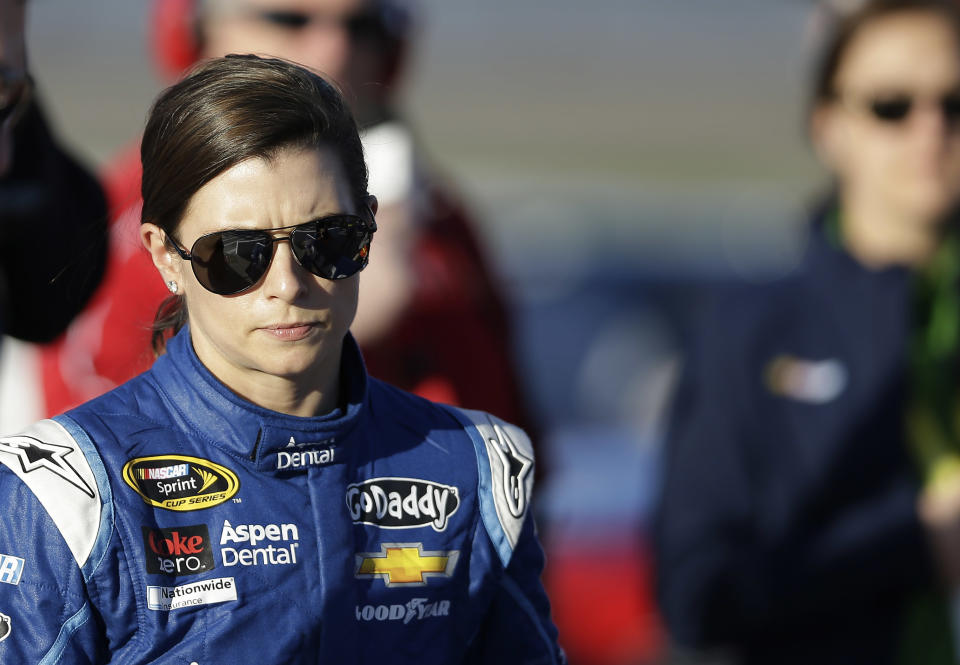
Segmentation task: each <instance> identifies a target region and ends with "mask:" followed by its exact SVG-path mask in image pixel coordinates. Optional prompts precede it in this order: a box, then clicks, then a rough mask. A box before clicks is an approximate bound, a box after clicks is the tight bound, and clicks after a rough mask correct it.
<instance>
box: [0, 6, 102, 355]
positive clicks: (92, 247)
mask: <svg viewBox="0 0 960 665" xmlns="http://www.w3.org/2000/svg"><path fill="white" fill-rule="evenodd" d="M25 22H26V0H0V329H2V330H3V331H4V332H6V333H7V334H9V335H12V336H14V337H17V338H19V339H23V340H29V341H33V342H46V341H50V340H52V339H53V338H55V337H56V336H57V335H58V334H60V333H61V332H62V331H63V330H64V329H65V328H66V326H67V324H68V323H69V322H70V320H71V319H72V318H73V317H74V316H75V315H76V314H77V312H78V311H80V309H81V308H82V307H83V305H84V304H85V303H86V301H87V300H88V299H89V297H90V295H91V294H92V293H93V290H94V289H95V288H96V286H97V284H98V283H99V281H100V278H101V276H102V275H103V266H104V263H105V259H106V252H107V238H106V233H105V231H106V203H105V201H104V197H103V192H102V191H101V190H100V187H99V186H98V185H97V182H96V180H94V179H93V177H92V176H90V175H89V174H88V173H87V172H86V171H84V170H83V168H81V167H80V165H79V164H77V163H76V161H74V160H73V159H72V158H71V157H70V156H69V155H67V154H66V153H65V152H64V151H63V149H62V148H61V147H60V146H59V145H58V144H57V142H56V141H55V140H54V138H53V136H52V134H51V132H50V130H49V128H48V127H47V123H46V121H45V119H44V116H43V113H42V111H41V110H40V107H39V104H38V102H37V100H36V98H35V97H34V95H33V82H32V80H31V78H30V75H29V73H28V70H27V53H26V40H25Z"/></svg>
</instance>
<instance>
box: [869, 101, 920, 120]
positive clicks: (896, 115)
mask: <svg viewBox="0 0 960 665" xmlns="http://www.w3.org/2000/svg"><path fill="white" fill-rule="evenodd" d="M912 105H913V100H911V99H910V98H909V97H890V98H889V99H874V100H873V101H871V102H870V111H871V113H873V115H874V117H875V118H877V120H882V121H883V122H900V121H902V120H903V119H904V118H906V117H907V116H908V115H909V114H910V107H911V106H912Z"/></svg>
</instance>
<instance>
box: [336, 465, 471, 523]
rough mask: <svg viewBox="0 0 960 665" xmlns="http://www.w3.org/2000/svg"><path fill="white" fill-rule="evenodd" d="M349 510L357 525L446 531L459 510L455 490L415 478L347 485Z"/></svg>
mask: <svg viewBox="0 0 960 665" xmlns="http://www.w3.org/2000/svg"><path fill="white" fill-rule="evenodd" d="M346 500H347V510H349V511H350V517H351V518H352V519H353V521H354V522H356V523H362V524H373V525H375V526H379V527H382V528H384V529H410V528H414V527H421V526H428V525H429V526H431V527H433V529H434V531H443V530H444V529H446V528H447V521H448V520H449V518H450V516H451V515H453V513H455V512H456V510H457V508H459V507H460V496H459V492H458V491H457V488H456V487H451V486H450V485H441V484H440V483H434V482H430V481H428V480H418V479H416V478H371V479H370V480H365V481H363V482H362V483H355V484H353V485H348V486H347V495H346Z"/></svg>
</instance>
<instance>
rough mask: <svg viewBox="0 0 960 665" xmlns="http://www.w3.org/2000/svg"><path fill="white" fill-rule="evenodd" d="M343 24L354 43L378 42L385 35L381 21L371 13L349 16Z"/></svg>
mask: <svg viewBox="0 0 960 665" xmlns="http://www.w3.org/2000/svg"><path fill="white" fill-rule="evenodd" d="M344 23H345V25H346V28H347V32H348V33H349V34H350V38H351V39H353V40H355V41H379V40H381V39H383V37H384V35H385V28H384V25H383V21H382V20H381V18H380V17H379V16H378V15H377V14H374V13H372V12H368V13H364V14H356V15H354V16H350V17H348V18H347V19H346V21H345V22H344Z"/></svg>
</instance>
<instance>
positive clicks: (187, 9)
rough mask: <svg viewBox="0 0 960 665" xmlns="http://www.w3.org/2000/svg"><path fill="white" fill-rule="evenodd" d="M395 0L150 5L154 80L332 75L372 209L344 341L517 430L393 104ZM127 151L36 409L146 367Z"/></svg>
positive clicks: (509, 379)
mask: <svg viewBox="0 0 960 665" xmlns="http://www.w3.org/2000/svg"><path fill="white" fill-rule="evenodd" d="M412 19H413V16H412V14H411V10H410V7H409V5H408V4H407V3H405V2H402V1H401V0H160V1H158V2H156V3H155V4H154V16H153V21H152V23H151V27H152V30H153V43H154V52H155V55H156V56H157V58H158V60H159V64H160V65H161V67H162V68H163V69H164V70H165V72H166V73H167V74H168V75H174V76H175V75H179V74H180V73H181V72H182V71H183V70H184V69H186V68H187V67H189V66H190V65H192V64H193V63H194V62H196V61H198V60H200V59H202V58H206V57H216V56H219V55H223V54H226V53H257V54H261V55H272V56H277V57H281V58H285V59H289V60H292V61H295V62H298V63H301V64H304V65H307V66H309V67H312V68H314V69H316V70H318V71H320V72H322V73H324V74H325V75H326V76H328V77H329V78H331V79H333V80H334V81H336V82H337V83H338V84H339V85H340V86H341V87H342V89H343V91H344V95H345V97H346V99H347V100H348V102H350V103H351V105H352V106H353V109H354V112H355V114H356V116H357V119H358V122H359V123H360V125H361V127H363V128H364V131H363V137H364V151H365V154H366V158H367V163H368V167H369V170H370V191H371V192H373V193H375V195H376V196H377V198H378V199H379V200H380V202H381V204H380V213H379V216H378V221H379V223H380V234H381V235H382V236H385V237H386V236H389V238H386V239H385V241H383V242H381V243H380V244H379V247H380V250H379V254H378V256H377V260H376V261H375V262H372V264H374V263H375V264H376V267H375V268H371V270H369V271H367V272H366V273H364V278H363V280H362V283H361V289H362V291H363V296H362V298H361V299H360V301H361V302H362V303H363V305H361V308H360V311H359V312H358V315H357V319H356V322H355V324H354V326H353V333H354V334H355V336H356V337H357V339H358V341H359V342H360V344H361V345H362V347H363V352H364V357H365V358H366V360H367V363H368V364H369V366H370V371H371V373H372V374H373V375H375V376H377V377H379V378H382V379H384V380H386V381H388V382H390V383H393V384H395V385H397V386H400V387H402V388H404V389H407V390H411V391H413V392H416V393H419V394H420V395H422V396H424V397H427V398H429V399H433V400H437V401H443V402H450V403H455V404H459V405H463V406H469V407H471V408H479V409H485V410H488V411H491V412H493V413H495V414H496V415H498V416H500V417H502V418H505V419H507V420H510V421H513V422H518V423H520V424H522V425H524V426H526V427H528V428H529V426H530V423H529V421H528V419H527V418H526V417H525V416H526V413H525V411H524V409H523V407H522V398H521V394H520V389H519V385H518V380H517V377H516V375H515V371H514V367H513V361H512V357H511V356H512V351H511V345H510V335H509V325H508V317H507V312H506V308H505V305H504V301H503V298H502V296H501V293H500V291H499V289H498V286H497V284H496V283H495V281H494V278H493V276H492V274H491V271H490V269H489V268H488V266H487V261H486V259H485V257H484V256H483V252H482V251H481V248H480V243H479V242H478V240H477V238H476V237H475V235H474V222H473V221H472V220H471V219H470V217H469V216H468V214H467V212H466V210H465V209H464V207H463V205H462V204H461V202H460V201H459V199H458V197H457V196H456V194H455V193H454V192H453V191H452V190H451V189H450V188H449V186H447V185H446V184H445V183H444V182H443V181H442V180H441V179H440V178H439V177H438V176H437V174H436V173H435V172H433V171H431V170H430V169H429V168H428V167H427V166H426V164H425V163H424V160H423V157H422V154H421V152H420V150H419V148H418V145H417V143H416V140H415V137H414V135H413V132H412V131H411V129H410V127H409V126H408V124H407V123H406V122H404V120H403V119H402V118H401V117H400V115H399V114H398V112H397V108H396V104H395V100H396V97H397V92H398V89H399V83H400V80H401V75H402V73H403V70H404V65H405V63H406V60H407V54H408V51H409V46H410V40H411V37H412V27H413V25H412ZM137 155H138V152H137V149H136V146H133V147H131V148H130V149H129V150H128V151H127V152H125V153H124V154H122V155H121V156H120V157H119V158H118V159H117V160H116V161H115V162H114V163H113V164H112V165H111V166H110V167H109V168H108V170H107V172H106V177H105V185H106V189H107V192H108V197H109V201H110V205H111V211H112V212H111V217H112V219H113V220H114V221H113V224H112V228H111V236H112V242H113V245H112V249H111V255H110V264H109V268H108V273H107V277H106V280H105V283H104V285H103V287H102V288H101V289H100V291H99V292H98V293H97V295H96V297H95V299H94V301H93V302H92V303H91V306H90V307H89V308H88V309H87V310H86V312H84V314H83V315H82V316H81V317H80V318H79V319H78V320H77V322H76V323H75V324H74V325H73V326H72V327H71V328H70V330H69V331H68V332H67V334H66V335H65V336H64V337H63V338H62V339H60V340H59V341H58V342H57V343H56V344H55V345H53V346H50V347H48V348H46V349H45V350H44V352H43V359H42V362H43V385H44V400H45V411H46V412H47V413H59V412H60V411H62V410H64V409H67V408H69V407H71V406H73V405H75V404H78V403H80V402H83V401H85V400H88V399H90V398H92V397H94V396H96V395H98V394H100V393H102V392H104V391H106V390H108V389H110V388H112V387H114V386H115V385H118V384H120V383H122V382H123V381H125V380H126V379H128V378H130V377H131V376H133V375H134V374H136V373H138V372H140V371H143V370H145V369H146V368H147V367H149V366H150V364H151V362H152V360H153V353H152V351H151V345H150V338H151V331H150V326H151V322H152V321H153V317H154V313H155V312H156V311H157V308H158V305H160V303H161V301H163V299H164V296H165V295H167V294H166V291H165V288H164V285H163V284H162V283H161V282H160V281H159V280H157V279H156V276H155V275H154V274H153V272H154V271H153V268H152V266H151V265H150V261H149V258H148V257H147V255H146V254H145V253H144V252H142V251H141V249H140V248H139V243H138V241H137V237H136V227H137V226H138V224H137V222H138V220H139V210H140V194H139V187H140V168H139V161H138V159H137Z"/></svg>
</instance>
